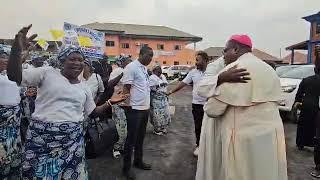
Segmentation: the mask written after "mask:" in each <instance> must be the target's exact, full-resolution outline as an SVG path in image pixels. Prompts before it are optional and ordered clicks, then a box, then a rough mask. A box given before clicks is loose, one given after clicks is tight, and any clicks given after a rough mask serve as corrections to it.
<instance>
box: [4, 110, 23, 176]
mask: <svg viewBox="0 0 320 180" xmlns="http://www.w3.org/2000/svg"><path fill="white" fill-rule="evenodd" d="M20 119H21V111H20V107H19V106H18V105H17V106H3V105H0V179H1V180H18V179H21V151H22V147H21V138H20Z"/></svg>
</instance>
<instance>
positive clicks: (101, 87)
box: [97, 74, 104, 93]
mask: <svg viewBox="0 0 320 180" xmlns="http://www.w3.org/2000/svg"><path fill="white" fill-rule="evenodd" d="M97 77H98V93H103V92H104V85H103V81H102V79H101V76H100V75H99V74H97Z"/></svg>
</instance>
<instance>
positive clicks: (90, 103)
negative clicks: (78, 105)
mask: <svg viewBox="0 0 320 180" xmlns="http://www.w3.org/2000/svg"><path fill="white" fill-rule="evenodd" d="M85 93H86V102H85V103H84V113H85V117H87V116H89V115H90V114H91V113H92V111H93V110H94V109H95V108H96V104H95V102H94V100H93V97H92V93H91V92H90V90H89V88H88V87H85Z"/></svg>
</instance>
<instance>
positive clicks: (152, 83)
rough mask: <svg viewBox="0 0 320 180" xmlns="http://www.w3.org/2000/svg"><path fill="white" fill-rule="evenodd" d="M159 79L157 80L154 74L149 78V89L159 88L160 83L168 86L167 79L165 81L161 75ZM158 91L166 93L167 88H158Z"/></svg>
mask: <svg viewBox="0 0 320 180" xmlns="http://www.w3.org/2000/svg"><path fill="white" fill-rule="evenodd" d="M160 77H161V78H159V77H158V76H157V75H155V74H152V75H151V76H150V87H152V86H159V85H160V84H162V83H167V84H168V81H167V79H166V77H165V76H164V75H163V74H161V76H160ZM158 89H159V91H161V92H164V93H165V92H167V86H165V87H160V88H158Z"/></svg>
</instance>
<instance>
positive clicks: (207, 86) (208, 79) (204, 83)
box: [196, 57, 225, 98]
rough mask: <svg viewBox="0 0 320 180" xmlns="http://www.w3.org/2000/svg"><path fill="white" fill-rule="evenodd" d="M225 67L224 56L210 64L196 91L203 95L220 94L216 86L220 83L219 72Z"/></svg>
mask: <svg viewBox="0 0 320 180" xmlns="http://www.w3.org/2000/svg"><path fill="white" fill-rule="evenodd" d="M224 68H225V62H224V58H223V57H220V58H219V59H217V60H215V61H214V62H212V63H210V64H208V66H207V69H206V71H205V72H204V76H203V77H202V80H201V81H200V82H199V83H198V86H197V89H196V92H197V94H198V95H199V96H202V97H206V98H209V97H212V96H214V95H219V92H217V91H216V86H217V83H218V76H219V73H220V72H221V71H222V70H223V69H224Z"/></svg>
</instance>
